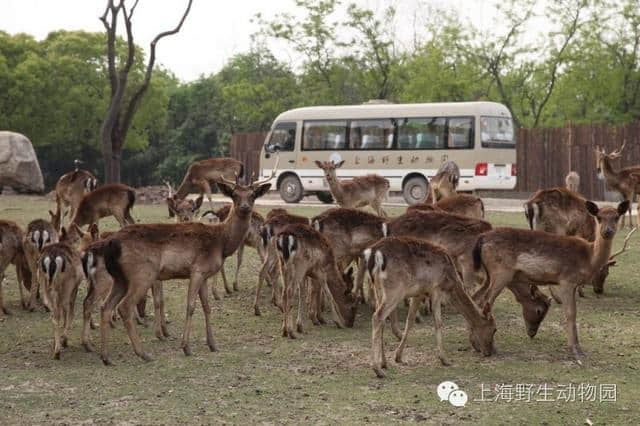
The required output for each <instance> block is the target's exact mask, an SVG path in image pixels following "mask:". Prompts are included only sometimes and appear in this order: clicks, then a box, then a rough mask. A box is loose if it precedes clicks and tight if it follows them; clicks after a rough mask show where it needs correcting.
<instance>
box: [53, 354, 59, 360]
mask: <svg viewBox="0 0 640 426" xmlns="http://www.w3.org/2000/svg"><path fill="white" fill-rule="evenodd" d="M53 359H55V360H58V361H59V360H60V352H54V353H53Z"/></svg>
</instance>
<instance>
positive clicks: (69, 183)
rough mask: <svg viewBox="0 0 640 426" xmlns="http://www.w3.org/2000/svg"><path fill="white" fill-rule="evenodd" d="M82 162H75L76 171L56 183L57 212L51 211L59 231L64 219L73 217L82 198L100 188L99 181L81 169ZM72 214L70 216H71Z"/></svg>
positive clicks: (53, 221) (54, 225)
mask: <svg viewBox="0 0 640 426" xmlns="http://www.w3.org/2000/svg"><path fill="white" fill-rule="evenodd" d="M79 164H80V162H79V161H78V160H75V165H76V169H75V170H74V171H72V172H69V173H66V174H64V175H62V176H61V177H60V179H58V182H57V183H56V188H55V193H56V212H55V213H53V212H52V211H51V210H49V214H50V215H51V223H52V224H53V227H54V228H55V229H56V230H57V231H59V230H60V226H62V219H63V218H64V217H66V216H67V215H69V219H71V218H72V217H73V214H74V212H75V210H76V209H77V208H78V204H80V201H81V200H82V197H83V196H84V195H85V194H87V193H89V192H91V191H93V190H94V189H96V188H97V187H98V180H97V179H96V177H95V176H94V175H93V174H92V173H91V172H89V171H87V170H82V169H79V168H78V166H79ZM69 213H70V214H69Z"/></svg>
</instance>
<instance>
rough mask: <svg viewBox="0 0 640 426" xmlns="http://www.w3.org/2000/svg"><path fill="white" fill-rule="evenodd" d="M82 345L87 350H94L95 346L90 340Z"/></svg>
mask: <svg viewBox="0 0 640 426" xmlns="http://www.w3.org/2000/svg"><path fill="white" fill-rule="evenodd" d="M82 347H83V348H84V350H85V351H86V352H93V346H92V345H91V343H89V342H83V343H82Z"/></svg>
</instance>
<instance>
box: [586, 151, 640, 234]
mask: <svg viewBox="0 0 640 426" xmlns="http://www.w3.org/2000/svg"><path fill="white" fill-rule="evenodd" d="M626 144H627V141H626V140H625V141H624V142H623V143H622V146H621V147H620V148H619V149H615V150H613V151H611V152H610V153H608V154H607V153H606V152H605V151H604V149H602V150H601V149H600V147H596V148H595V151H596V173H597V174H598V178H599V179H604V180H605V182H606V183H607V186H608V187H609V188H611V189H613V190H615V191H618V192H619V193H620V194H621V195H622V197H623V199H625V200H629V201H630V202H631V203H633V202H634V199H635V197H636V194H637V193H639V192H640V166H632V167H625V168H623V169H620V170H615V169H614V168H613V165H612V164H611V162H612V161H613V160H615V159H617V158H620V156H621V155H622V151H623V150H624V147H625V145H626ZM638 214H639V215H640V205H639V206H638ZM624 222H625V220H624V217H623V218H622V227H624ZM629 228H633V215H632V212H631V205H629Z"/></svg>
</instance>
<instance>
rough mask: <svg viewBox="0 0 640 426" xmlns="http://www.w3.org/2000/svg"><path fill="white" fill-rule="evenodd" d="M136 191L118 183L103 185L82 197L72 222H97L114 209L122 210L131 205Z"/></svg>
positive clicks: (81, 223) (79, 223)
mask: <svg viewBox="0 0 640 426" xmlns="http://www.w3.org/2000/svg"><path fill="white" fill-rule="evenodd" d="M135 201H136V193H135V190H134V189H133V188H131V187H130V186H127V185H123V184H120V183H112V184H107V185H103V186H101V187H99V188H97V189H96V190H94V191H91V192H90V193H88V194H86V195H85V196H84V197H82V200H81V201H80V204H79V205H78V208H77V210H76V212H75V217H74V218H73V219H72V222H73V223H75V224H76V225H78V226H82V225H86V224H89V223H94V222H97V221H98V219H100V218H102V217H106V216H109V215H111V214H113V212H114V211H118V212H124V211H126V210H128V209H131V207H133V205H134V203H135Z"/></svg>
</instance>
